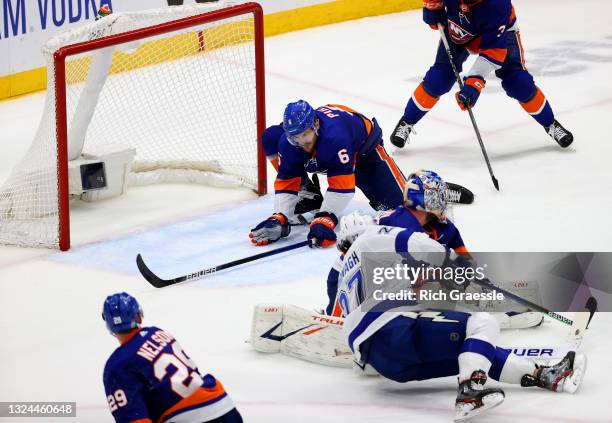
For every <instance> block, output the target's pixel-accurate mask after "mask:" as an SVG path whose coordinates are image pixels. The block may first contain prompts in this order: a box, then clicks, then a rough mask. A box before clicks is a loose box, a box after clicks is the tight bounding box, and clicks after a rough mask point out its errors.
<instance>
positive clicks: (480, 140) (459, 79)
mask: <svg viewBox="0 0 612 423" xmlns="http://www.w3.org/2000/svg"><path fill="white" fill-rule="evenodd" d="M438 30H439V31H440V37H441V38H442V43H444V49H445V50H446V55H447V56H448V60H449V61H450V64H451V67H452V68H453V72H454V73H455V78H456V79H457V83H458V84H459V89H463V81H462V80H461V76H459V72H458V71H457V67H456V66H455V62H454V61H453V54H452V53H451V51H450V46H449V45H448V40H447V39H446V34H445V33H444V26H443V25H442V24H441V23H439V24H438ZM467 111H468V113H469V114H470V119H471V121H472V126H473V127H474V131H475V132H476V138H478V143H479V144H480V149H481V150H482V155H483V156H484V159H485V162H486V163H487V167H488V168H489V174H490V175H491V180H492V181H493V186H495V189H496V190H498V191H499V182H497V178H496V177H495V175H494V174H493V168H492V167H491V162H490V161H489V156H488V155H487V150H486V149H485V146H484V143H483V142H482V137H481V136H480V131H479V130H478V125H476V119H475V118H474V113H473V112H472V106H471V105H468V107H467Z"/></svg>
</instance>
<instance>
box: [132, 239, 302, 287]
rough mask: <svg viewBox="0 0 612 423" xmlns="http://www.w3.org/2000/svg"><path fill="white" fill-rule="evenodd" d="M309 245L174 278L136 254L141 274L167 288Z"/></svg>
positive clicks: (235, 261) (267, 252) (287, 247)
mask: <svg viewBox="0 0 612 423" xmlns="http://www.w3.org/2000/svg"><path fill="white" fill-rule="evenodd" d="M307 245H308V241H302V242H298V243H296V244H291V245H287V246H286V247H281V248H277V249H275V250H271V251H266V252H264V253H260V254H255V255H253V256H248V257H244V258H241V259H238V260H234V261H230V262H228V263H223V264H220V265H218V266H213V267H209V268H207V269H202V270H198V271H196V272H193V273H189V274H187V275H183V276H177V277H175V278H172V279H162V278H160V277H159V276H157V275H156V274H155V273H153V271H151V269H149V267H148V266H147V265H146V264H145V262H144V260H143V258H142V256H141V255H140V254H138V255H137V256H136V266H138V270H139V271H140V274H141V275H142V276H143V277H144V278H145V279H146V280H147V281H148V282H149V283H150V284H151V285H153V286H154V287H155V288H165V287H167V286H171V285H176V284H177V283H181V282H186V281H195V280H198V279H202V278H203V277H205V276H207V275H210V274H212V273H216V272H218V271H220V270H224V269H229V268H230V267H234V266H238V265H241V264H244V263H249V262H251V261H255V260H259V259H262V258H265V257H270V256H273V255H276V254H280V253H284V252H286V251H291V250H295V249H298V248H301V247H305V246H307Z"/></svg>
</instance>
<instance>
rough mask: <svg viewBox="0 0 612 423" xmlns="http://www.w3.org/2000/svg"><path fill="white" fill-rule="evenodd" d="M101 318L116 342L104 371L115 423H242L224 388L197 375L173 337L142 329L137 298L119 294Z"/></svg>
mask: <svg viewBox="0 0 612 423" xmlns="http://www.w3.org/2000/svg"><path fill="white" fill-rule="evenodd" d="M102 318H103V319H104V321H105V322H106V327H107V328H108V330H109V331H110V333H111V334H112V335H113V336H114V337H116V338H117V340H118V341H119V343H120V344H121V345H120V346H119V347H118V348H117V349H116V350H115V351H114V352H113V354H112V355H111V356H110V358H109V359H108V361H107V362H106V366H105V367H104V389H105V391H106V396H107V400H108V405H109V408H110V411H111V413H112V414H113V417H114V418H115V421H117V422H139V423H147V422H148V423H152V422H166V421H176V422H211V423H241V422H242V417H241V416H240V413H239V412H238V410H237V409H236V407H235V406H234V403H233V401H232V400H231V398H230V397H229V396H228V395H227V393H226V392H225V389H224V388H223V385H221V382H219V381H218V380H217V379H215V378H214V376H212V375H210V374H206V375H204V376H202V374H200V372H199V370H198V368H197V366H196V364H195V363H194V362H193V360H191V359H190V358H189V357H188V356H187V355H186V354H185V352H184V351H183V349H182V348H181V346H180V345H179V343H178V342H177V341H176V340H175V339H174V337H173V336H172V335H170V334H168V333H167V332H165V331H163V330H161V329H159V328H156V327H154V326H149V327H141V323H142V318H143V313H142V308H141V307H140V305H139V304H138V302H137V301H136V299H135V298H134V297H132V296H130V295H129V294H127V293H125V292H122V293H117V294H114V295H110V296H108V297H107V298H106V300H105V301H104V306H103V309H102Z"/></svg>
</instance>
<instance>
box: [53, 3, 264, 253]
mask: <svg viewBox="0 0 612 423" xmlns="http://www.w3.org/2000/svg"><path fill="white" fill-rule="evenodd" d="M248 13H252V14H253V17H254V27H255V28H254V29H255V34H254V38H255V40H254V42H255V82H256V96H257V100H256V107H257V139H256V140H253V142H257V144H258V145H257V174H258V178H257V179H258V183H257V193H258V194H259V195H265V194H266V192H267V177H266V156H265V154H264V151H263V149H262V147H261V144H260V143H259V142H258V140H259V139H260V138H261V134H262V133H263V131H264V130H265V129H266V111H265V104H266V101H265V69H264V41H263V38H264V22H263V10H262V8H261V6H260V5H259V4H258V3H254V2H250V3H245V4H241V5H237V6H232V7H228V8H225V9H220V10H214V11H211V12H206V13H203V14H200V15H196V16H191V17H187V18H183V19H177V20H174V21H171V22H166V23H163V24H160V25H154V26H151V27H147V28H142V29H137V30H133V31H128V32H125V33H122V34H116V35H110V36H108V37H104V38H100V39H96V40H91V41H85V42H81V43H76V44H72V45H69V46H65V47H62V48H60V49H58V50H57V51H56V52H55V53H54V55H53V61H54V65H55V87H49V89H54V90H55V111H56V112H55V125H56V126H55V128H56V139H57V171H58V179H57V180H58V186H57V191H58V213H59V248H60V250H62V251H66V250H68V249H69V248H70V206H69V203H70V201H69V192H68V123H67V112H66V68H65V63H66V58H67V57H68V56H72V55H75V54H80V53H85V52H89V51H92V50H98V49H101V48H105V47H110V46H113V45H117V44H121V43H125V42H128V41H134V40H139V39H142V38H147V37H151V36H155V35H161V34H165V33H168V32H172V31H176V30H179V29H185V28H189V27H190V26H194V25H198V24H204V23H209V22H213V21H217V20H220V19H226V18H231V17H235V16H240V15H245V14H248Z"/></svg>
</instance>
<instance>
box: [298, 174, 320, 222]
mask: <svg viewBox="0 0 612 423" xmlns="http://www.w3.org/2000/svg"><path fill="white" fill-rule="evenodd" d="M321 204H323V195H322V194H321V186H320V184H319V177H318V176H317V175H316V173H315V174H314V175H312V181H310V180H309V181H308V182H307V183H306V184H304V186H302V187H301V188H300V192H299V193H298V202H297V204H296V205H295V211H294V213H295V214H297V215H300V214H304V213H308V212H314V211H315V210H319V209H320V208H321Z"/></svg>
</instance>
